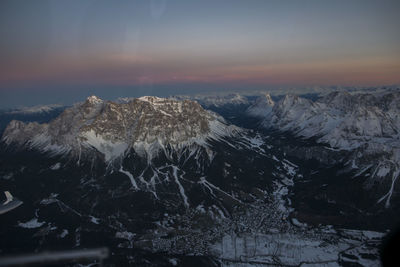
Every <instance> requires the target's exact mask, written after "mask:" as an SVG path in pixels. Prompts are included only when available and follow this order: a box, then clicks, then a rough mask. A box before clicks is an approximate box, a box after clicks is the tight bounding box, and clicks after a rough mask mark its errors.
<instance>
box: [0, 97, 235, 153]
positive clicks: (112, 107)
mask: <svg viewBox="0 0 400 267" xmlns="http://www.w3.org/2000/svg"><path fill="white" fill-rule="evenodd" d="M236 131H239V129H238V128H237V127H235V126H228V125H226V123H225V121H224V120H223V119H222V118H221V117H219V116H218V115H216V114H214V113H212V112H209V111H206V110H204V109H203V108H202V107H201V106H200V104H198V103H197V102H195V101H190V100H185V101H177V100H173V99H166V98H159V97H152V96H146V97H141V98H137V99H133V100H131V101H129V102H127V103H114V102H111V101H103V100H101V99H100V98H98V97H95V96H91V97H89V98H88V99H87V100H86V101H85V102H84V103H81V104H76V105H74V106H73V107H71V108H69V109H66V110H65V111H64V112H63V113H62V114H61V115H60V116H58V117H57V118H56V119H54V120H53V121H51V122H50V123H44V124H38V123H28V124H25V123H22V122H17V121H12V122H11V123H10V124H9V125H8V127H7V128H6V130H5V131H4V134H3V138H2V140H3V141H4V142H5V143H7V144H12V143H14V144H17V145H20V146H24V145H28V146H30V147H32V148H36V149H40V150H42V151H47V152H52V153H56V154H63V153H66V152H70V153H72V154H73V155H75V156H78V157H80V154H81V153H82V151H89V150H92V149H95V150H97V151H98V152H100V153H101V154H103V155H104V159H105V161H110V160H113V159H116V158H118V157H120V156H123V155H124V154H125V153H126V152H127V151H129V149H134V150H135V151H136V152H137V153H138V154H141V155H143V156H146V157H148V158H149V159H151V158H153V157H154V156H155V155H156V154H157V153H158V152H159V151H162V150H164V149H165V148H166V146H168V147H171V148H172V149H173V150H175V151H179V150H180V149H182V148H184V147H187V146H192V145H196V146H202V147H205V146H207V142H208V141H209V140H211V139H214V140H215V139H219V138H220V137H222V136H228V135H232V134H234V133H235V132H236Z"/></svg>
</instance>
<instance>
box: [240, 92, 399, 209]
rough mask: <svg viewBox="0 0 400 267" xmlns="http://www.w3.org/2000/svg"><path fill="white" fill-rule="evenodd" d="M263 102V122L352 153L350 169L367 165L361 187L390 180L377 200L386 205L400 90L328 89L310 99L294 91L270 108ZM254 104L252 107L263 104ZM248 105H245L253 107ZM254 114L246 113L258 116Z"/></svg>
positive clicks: (394, 169)
mask: <svg viewBox="0 0 400 267" xmlns="http://www.w3.org/2000/svg"><path fill="white" fill-rule="evenodd" d="M258 101H259V102H261V103H264V105H266V108H264V113H263V114H264V116H263V117H262V125H263V126H264V127H266V128H269V127H272V128H276V129H279V130H280V131H289V132H292V133H294V134H295V135H297V136H299V137H303V138H316V139H317V141H318V142H320V143H325V144H329V146H330V147H332V148H335V149H339V150H346V151H348V152H349V153H351V154H352V157H350V158H349V159H348V164H347V165H349V166H350V168H353V169H357V168H359V169H363V168H365V167H367V166H369V169H370V170H371V175H370V178H369V179H368V181H367V182H366V184H365V186H366V187H371V185H372V184H373V183H374V181H375V180H376V179H375V178H379V180H380V181H381V182H382V181H384V180H386V182H385V184H391V186H390V188H389V189H388V188H386V190H389V191H388V193H386V194H385V195H384V196H383V197H382V199H380V201H383V200H385V201H386V202H385V205H386V206H387V207H388V206H389V205H390V198H391V196H392V194H391V193H390V192H392V191H393V188H394V185H395V181H396V180H397V177H398V170H399V169H400V92H399V91H392V92H389V93H379V94H349V93H346V92H333V93H331V94H328V95H326V96H325V97H323V98H321V99H319V100H317V101H315V102H313V101H311V100H308V99H304V98H301V97H298V96H295V95H286V96H285V97H284V98H283V99H282V100H281V101H279V102H277V103H275V104H274V105H273V108H272V110H270V108H269V106H270V105H271V104H270V101H266V100H265V99H259V100H258ZM262 105H263V104H258V105H257V106H262ZM257 106H256V105H253V106H252V107H250V108H249V110H252V109H253V108H254V109H256V108H257ZM261 110H262V109H260V110H259V111H258V112H257V113H251V112H249V113H248V114H249V115H251V116H260V114H262V112H261Z"/></svg>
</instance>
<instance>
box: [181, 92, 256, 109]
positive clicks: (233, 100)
mask: <svg viewBox="0 0 400 267" xmlns="http://www.w3.org/2000/svg"><path fill="white" fill-rule="evenodd" d="M174 98H175V99H178V100H183V99H191V100H195V101H197V102H199V103H200V104H201V105H203V106H204V107H207V108H208V107H221V106H224V105H249V104H250V102H249V100H248V99H247V98H246V97H245V96H243V95H241V94H227V95H195V96H175V97H174Z"/></svg>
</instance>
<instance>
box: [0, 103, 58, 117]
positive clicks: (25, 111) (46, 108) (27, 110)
mask: <svg viewBox="0 0 400 267" xmlns="http://www.w3.org/2000/svg"><path fill="white" fill-rule="evenodd" d="M61 108H63V106H62V105H58V104H52V105H43V106H33V107H24V108H19V109H15V110H11V111H8V112H6V114H20V115H32V114H41V113H49V112H51V111H53V110H56V109H61Z"/></svg>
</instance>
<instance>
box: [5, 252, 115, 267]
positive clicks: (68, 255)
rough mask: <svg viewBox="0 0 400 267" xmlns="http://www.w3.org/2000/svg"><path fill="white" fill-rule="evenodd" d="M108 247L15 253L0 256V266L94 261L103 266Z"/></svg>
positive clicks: (52, 264)
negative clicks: (8, 255) (24, 253)
mask: <svg viewBox="0 0 400 267" xmlns="http://www.w3.org/2000/svg"><path fill="white" fill-rule="evenodd" d="M108 255H109V251H108V248H97V249H81V250H68V251H58V252H42V253H35V254H26V255H15V256H10V257H2V258H0V266H29V265H37V264H40V265H41V266H42V265H51V266H54V264H65V263H77V262H88V261H96V262H97V263H98V264H99V266H103V260H105V259H106V258H108Z"/></svg>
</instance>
